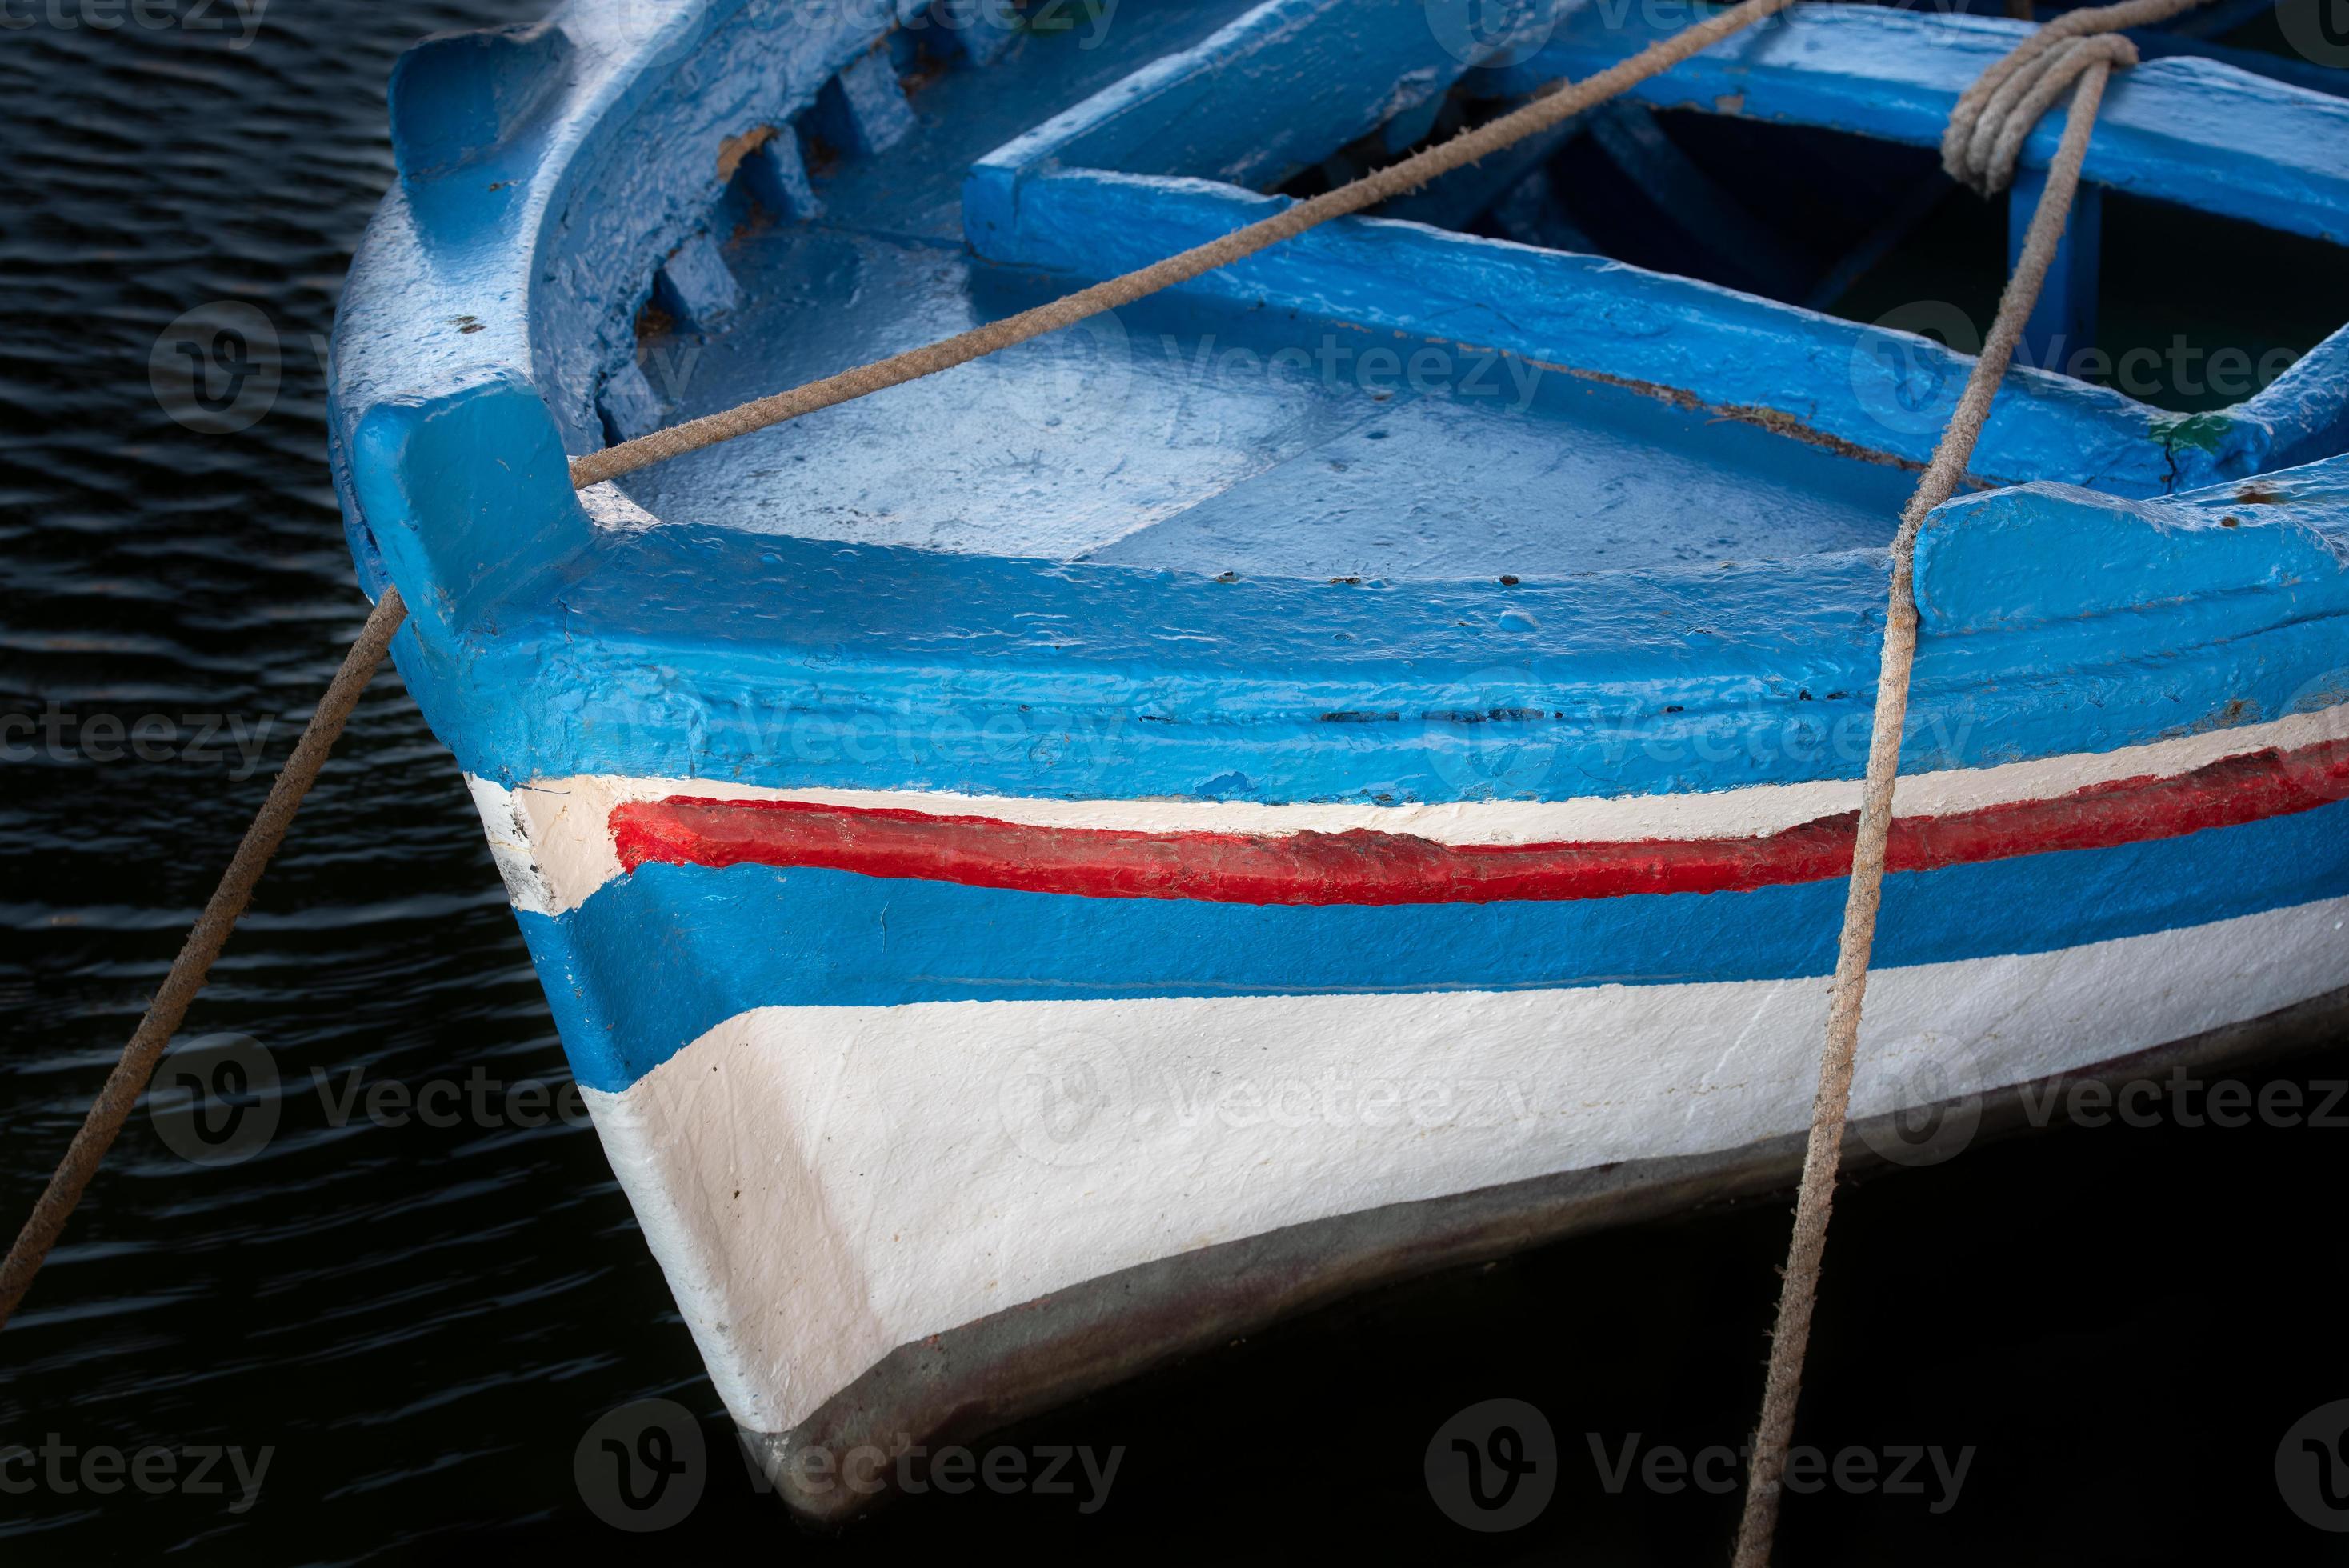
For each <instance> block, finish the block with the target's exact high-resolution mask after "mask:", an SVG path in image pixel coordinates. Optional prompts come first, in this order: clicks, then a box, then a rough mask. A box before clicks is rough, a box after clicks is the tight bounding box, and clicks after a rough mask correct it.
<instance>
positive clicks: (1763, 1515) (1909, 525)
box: [1733, 0, 2201, 1568]
mask: <svg viewBox="0 0 2349 1568" xmlns="http://www.w3.org/2000/svg"><path fill="white" fill-rule="evenodd" d="M2200 3H2201V0H2133V3H2130V4H2124V5H2108V6H2104V7H2101V8H2098V9H2095V10H2089V11H2074V12H2070V13H2068V14H2066V15H2064V16H2062V17H2060V18H2058V19H2057V20H2056V21H2054V22H2051V23H2049V24H2048V25H2047V26H2045V27H2043V28H2041V29H2040V30H2039V31H2038V32H2037V33H2034V34H2033V35H2032V36H2031V37H2029V38H2028V39H2025V40H2024V41H2023V44H2022V45H2020V46H2018V47H2016V48H2015V50H2014V51H2013V53H2012V54H2010V55H2008V56H2007V57H2005V58H2004V59H2002V60H2001V61H1999V63H1998V64H1996V65H1994V66H1992V67H1991V68H1990V69H1989V70H1987V71H1985V72H1984V73H1983V74H1982V78H1981V80H1979V81H1977V82H1976V83H1975V84H1974V86H1973V88H1971V89H1970V90H1969V91H1968V92H1967V93H1966V94H1965V95H1964V96H1963V97H1961V98H1960V100H1959V104H1958V108H1957V111H1956V112H1955V113H1954V114H1953V115H1952V116H1951V122H1950V129H1949V134H1948V138H1947V139H1946V140H1945V141H1944V143H1943V157H1944V160H1945V161H1946V162H1947V164H1948V167H1949V169H1950V172H1951V174H1952V175H1954V176H1957V177H1958V178H1960V179H1963V180H1965V181H1967V182H1968V183H1971V184H1974V185H1975V186H1976V188H1977V189H1980V190H1984V191H1990V190H1997V189H2001V188H2002V187H2004V186H2005V184H2006V183H2007V182H2008V181H2010V180H2011V179H2012V178H2013V168H2014V158H2015V156H2016V154H2018V153H2019V152H2020V151H2021V150H2022V146H2023V140H2024V139H2025V138H2027V137H2028V136H2029V135H2030V133H2031V130H2032V129H2033V126H2035V125H2036V124H2037V116H2038V115H2039V114H2041V113H2044V111H2045V110H2046V109H2047V108H2050V107H2052V106H2053V104H2054V98H2055V95H2056V93H2057V92H2060V90H2061V88H2062V87H2064V86H2072V87H2073V88H2074V90H2073V94H2072V106H2071V109H2070V111H2069V112H2068V113H2067V114H2066V115H2065V117H2064V136H2063V140H2062V142H2061V143H2060V145H2059V146H2058V148H2057V150H2056V153H2055V160H2054V163H2053V164H2051V165H2050V166H2049V168H2048V170H2047V183H2046V185H2045V187H2044V189H2043V190H2042V191H2040V195H2039V204H2038V206H2037V207H2036V209H2034V210H2033V213H2032V215H2031V227H2030V229H2029V230H2028V231H2027V232H2026V234H2025V236H2024V240H2023V253H2022V255H2021V256H2020V257H2019V258H2017V260H2016V262H2015V266H2014V275H2013V276H2012V277H2011V278H2009V279H2008V280H2007V284H2006V291H2005V293H2004V294H2002V295H2001V296H2000V299H1999V304H1998V315H1997V317H1996V319H1995V320H1994V321H1993V322H1992V325H1991V329H1990V335H1989V338H1988V340H1987V341H1986V342H1985V343H1984V344H1983V345H1982V356H1981V357H1980V358H1978V359H1976V360H1975V361H1974V368H1973V373H1972V374H1971V376H1969V377H1967V379H1966V387H1965V391H1964V393H1963V394H1962V395H1961V396H1960V397H1959V399H1958V406H1957V409H1956V411H1955V412H1953V413H1952V414H1951V416H1950V422H1949V425H1948V427H1947V428H1945V429H1943V430H1942V432H1941V439H1940V444H1939V445H1938V446H1936V447H1935V448H1934V449H1933V459H1932V461H1931V462H1930V464H1928V465H1927V467H1926V469H1925V472H1924V475H1923V477H1922V478H1921V479H1920V480H1918V482H1917V492H1916V494H1914V495H1913V496H1911V497H1909V504H1908V506H1907V507H1906V508H1904V509H1903V510H1902V511H1901V514H1900V526H1899V530H1898V531H1896V532H1895V533H1894V535H1893V540H1892V583H1891V590H1890V597H1889V605H1888V607H1887V611H1886V615H1885V627H1884V648H1883V652H1882V655H1881V657H1880V661H1879V664H1878V673H1877V682H1876V718H1875V724H1874V727H1872V728H1871V730H1870V731H1869V735H1868V773H1867V779H1866V782H1865V784H1864V785H1863V787H1862V792H1861V796H1860V808H1859V831H1858V838H1857V842H1856V843H1855V844H1854V845H1853V848H1852V863H1851V885H1850V887H1849V889H1848V891H1847V893H1846V895H1845V900H1844V913H1843V930H1842V934H1841V935H1840V937H1839V938H1838V940H1837V946H1836V973H1835V982H1834V985H1833V986H1832V987H1831V988H1830V990H1829V991H1828V994H1827V995H1828V1000H1827V1029H1826V1046H1825V1047H1824V1048H1823V1049H1822V1050H1821V1052H1820V1055H1819V1081H1818V1092H1817V1095H1816V1099H1814V1100H1813V1102H1812V1106H1811V1130H1810V1137H1809V1140H1808V1142H1807V1143H1806V1146H1805V1148H1804V1151H1803V1176H1802V1185H1801V1187H1800V1189H1799V1190H1798V1191H1797V1193H1796V1195H1795V1230H1794V1235H1793V1237H1792V1239H1791V1240H1790V1242H1789V1243H1788V1245H1787V1249H1786V1267H1785V1283H1784V1284H1783V1285H1782V1286H1781V1287H1780V1291H1779V1295H1778V1318H1777V1325H1776V1326H1775V1329H1774V1330H1773V1331H1772V1335H1771V1340H1770V1370H1769V1374H1768V1377H1767V1379H1766V1381H1765V1383H1764V1387H1763V1394H1762V1409H1761V1414H1760V1416H1759V1418H1757V1419H1756V1421H1755V1423H1754V1442H1753V1450H1752V1451H1753V1460H1752V1464H1751V1468H1750V1469H1749V1470H1748V1472H1747V1481H1746V1491H1745V1510H1744V1517H1743V1518H1742V1519H1741V1520H1740V1521H1739V1523H1738V1529H1737V1549H1736V1553H1735V1556H1734V1558H1733V1568H1768V1563H1769V1562H1770V1548H1771V1542H1772V1540H1773V1538H1774V1537H1775V1534H1776V1532H1777V1525H1778V1499H1779V1491H1780V1486H1781V1483H1782V1480H1783V1478H1784V1475H1785V1464H1786V1448H1787V1444H1788V1441H1789V1439H1791V1438H1792V1437H1793V1435H1794V1427H1795V1402H1796V1400H1797V1398H1799V1397H1800V1395H1801V1393H1802V1386H1803V1357H1804V1354H1805V1352H1806V1350H1807V1348H1808V1347H1809V1344H1810V1335H1811V1315H1812V1311H1813V1308H1814V1307H1815V1306H1816V1304H1817V1301H1818V1289H1819V1264H1820V1260H1821V1258H1822V1256H1823V1255H1824V1253H1825V1252H1826V1238H1827V1218H1828V1214H1829V1212H1830V1211H1831V1210H1832V1208H1833V1207H1834V1203H1835V1179H1836V1171H1837V1166H1838V1165H1839V1164H1840V1162H1841V1160H1842V1154H1843V1133H1844V1124H1845V1121H1846V1119H1847V1116H1848V1114H1849V1112H1850V1109H1851V1079H1852V1069H1853V1064H1854V1060H1855V1057H1857V1051H1858V1047H1859V1017H1860V1005H1861V1003H1862V1001H1863V1000H1864V998H1865V997H1866V995H1867V993H1868V957H1869V954H1870V950H1871V949H1872V948H1873V946H1874V944H1875V941H1876V916H1877V912H1878V908H1879V907H1880V905H1881V903H1882V902H1883V893H1884V851H1885V844H1886V842H1887V841H1888V839H1889V836H1890V833H1891V830H1892V793H1893V785H1894V782H1895V780H1896V779H1897V778H1898V776H1899V770H1900V739H1901V733H1902V730H1903V729H1904V728H1905V727H1906V725H1907V721H1908V717H1909V673H1910V671H1911V670H1912V668H1913V667H1914V666H1915V664H1916V659H1917V602H1916V562H1917V531H1918V530H1919V529H1920V527H1921V526H1923V524H1924V521H1925V516H1926V514H1927V513H1928V512H1930V511H1932V510H1933V509H1934V508H1935V507H1937V506H1940V504H1941V503H1942V502H1944V501H1946V500H1949V499H1950V497H1951V495H1953V494H1955V493H1956V491H1957V487H1958V484H1959V482H1960V480H1962V479H1963V477H1964V475H1965V472H1966V465H1967V463H1968V461H1969V460H1970V459H1971V457H1972V455H1973V449H1974V445H1975V443H1976V442H1977V441H1979V440H1980V439H1981V438H1982V425H1983V423H1984V421H1986V420H1987V419H1988V418H1990V409H1991V401H1992V398H1993V397H1995V396H1996V394H1997V392H1998V388H1999V384H2000V383H2001V382H2002V381H2003V380H2005V378H2006V371H2007V366H2008V365H2009V364H2010V363H2011V362H2012V361H2013V357H2014V350H2015V346H2016V345H2017V344H2018V343H2019V342H2021V340H2022V337H2023V327H2024V325H2026V324H2027V323H2028V322H2029V321H2030V319H2031V313H2032V310H2033V307H2034V306H2036V305H2037V304H2038V302H2039V295H2040V293H2041V291H2042V290H2043V289H2044V287H2045V285H2046V283H2047V271H2048V268H2049V266H2050V265H2052V264H2053V263H2054V259H2055V249H2056V245H2057V244H2058V242H2060V241H2061V240H2062V239H2063V237H2064V225H2065V223H2066V222H2069V221H2070V218H2071V213H2072V202H2073V199H2074V198H2075V195H2076V194H2077V193H2078V191H2079V187H2080V167H2081V164H2082V163H2083V161H2084V160H2085V159H2086V157H2087V154H2088V139H2089V137H2090V136H2091V135H2092V134H2093V133H2094V131H2095V124H2096V111H2097V110H2098V109H2099V108H2101V107H2102V106H2103V104H2104V98H2105V86H2106V82H2107V81H2108V80H2109V79H2110V77H2111V76H2112V72H2113V69H2114V67H2116V66H2118V65H2126V64H2129V63H2131V62H2134V61H2135V59H2136V58H2137V49H2136V46H2134V45H2131V44H2130V43H2129V42H2128V41H2127V39H2125V38H2113V39H2110V40H2109V42H2110V43H2111V44H2116V45H2118V46H2119V47H2118V48H2110V47H2105V46H2093V47H2089V46H2084V45H2087V44H2090V43H2092V42H2093V40H2092V39H2089V38H2087V37H2086V36H2085V35H2093V34H2097V33H2100V32H2109V30H2110V29H2113V28H2116V27H2132V26H2141V25H2143V24H2144V23H2145V22H2147V21H2154V20H2159V19H2161V18H2163V17H2166V16H2172V15H2178V14H2179V13H2181V12H2184V11H2188V10H2191V9H2192V8H2193V7H2194V6H2195V5H2199V4H2200ZM2051 34H2052V35H2054V36H2053V37H2052V38H2051V37H2050V35H2051ZM2049 81H2055V82H2057V83H2058V84H2059V85H2058V86H2057V87H2056V88H2054V89H2050V88H2048V87H2047V86H2046V85H2045V84H2046V83H2047V82H2049ZM2075 84H2076V85H2075ZM2033 105H2036V106H2037V107H2036V108H2033ZM2026 116H2028V117H2030V118H2028V119H2026V118H2025V117H2026Z"/></svg>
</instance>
